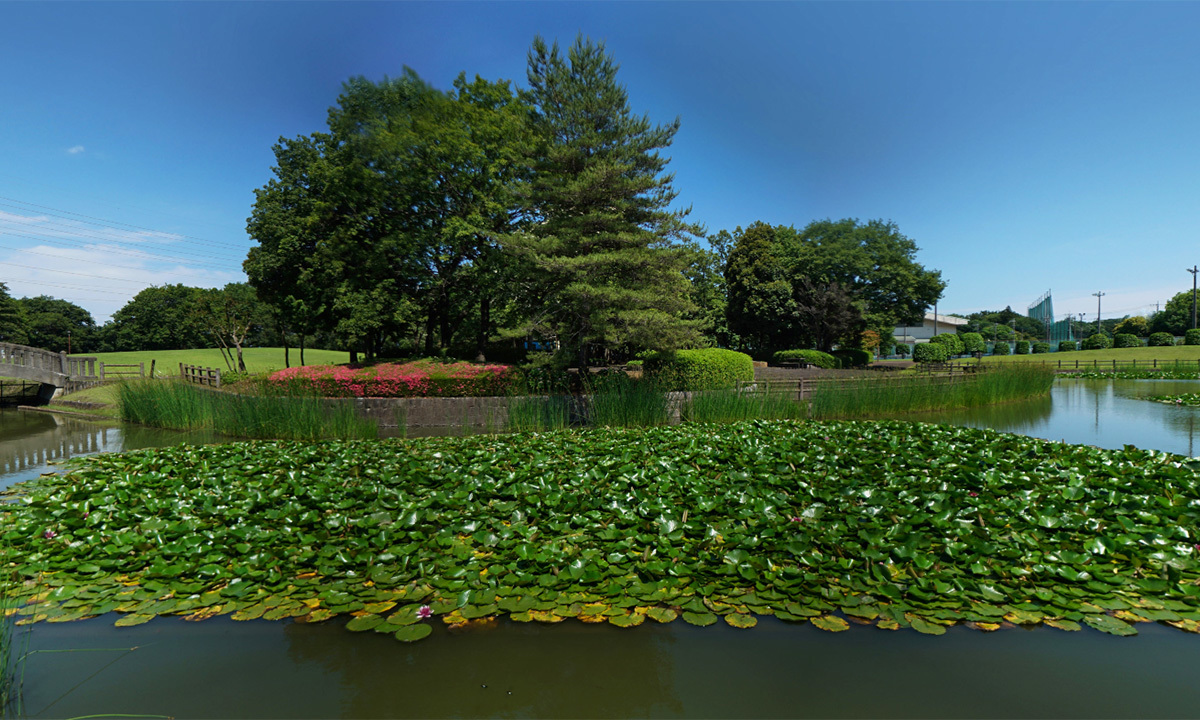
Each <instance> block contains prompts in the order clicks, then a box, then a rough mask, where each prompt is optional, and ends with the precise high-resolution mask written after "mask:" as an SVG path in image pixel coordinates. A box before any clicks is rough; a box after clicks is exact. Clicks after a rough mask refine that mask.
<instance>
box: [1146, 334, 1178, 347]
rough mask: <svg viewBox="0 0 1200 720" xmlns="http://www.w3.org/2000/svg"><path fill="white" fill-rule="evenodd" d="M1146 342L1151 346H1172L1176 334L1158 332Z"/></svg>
mask: <svg viewBox="0 0 1200 720" xmlns="http://www.w3.org/2000/svg"><path fill="white" fill-rule="evenodd" d="M1146 344H1147V345H1149V346H1150V347H1171V346H1172V345H1174V344H1175V336H1174V335H1172V334H1171V333H1169V332H1156V333H1154V334H1153V335H1151V336H1150V339H1149V340H1148V341H1147V343H1146Z"/></svg>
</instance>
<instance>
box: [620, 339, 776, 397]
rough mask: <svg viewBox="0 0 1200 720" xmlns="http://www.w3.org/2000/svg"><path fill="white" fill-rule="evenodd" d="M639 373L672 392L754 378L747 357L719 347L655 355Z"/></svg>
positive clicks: (714, 387)
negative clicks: (641, 372) (663, 384)
mask: <svg viewBox="0 0 1200 720" xmlns="http://www.w3.org/2000/svg"><path fill="white" fill-rule="evenodd" d="M642 370H643V372H645V373H646V375H647V376H650V377H654V378H656V379H658V380H660V381H662V382H664V383H666V384H667V385H669V386H670V387H671V389H672V390H715V389H718V388H726V387H733V386H734V385H735V384H737V381H739V380H753V379H754V361H753V360H752V359H750V356H749V355H747V354H746V353H740V352H737V351H735V350H722V349H721V348H702V349H699V350H676V351H674V352H660V353H654V354H653V355H650V356H649V357H647V358H646V359H645V360H644V361H643V364H642Z"/></svg>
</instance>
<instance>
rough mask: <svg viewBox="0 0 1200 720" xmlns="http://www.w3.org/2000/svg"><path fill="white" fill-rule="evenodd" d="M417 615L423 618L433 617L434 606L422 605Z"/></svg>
mask: <svg viewBox="0 0 1200 720" xmlns="http://www.w3.org/2000/svg"><path fill="white" fill-rule="evenodd" d="M417 617H418V618H420V619H421V620H425V619H427V618H431V617H433V608H431V607H429V606H428V605H422V606H421V608H420V609H419V610H417Z"/></svg>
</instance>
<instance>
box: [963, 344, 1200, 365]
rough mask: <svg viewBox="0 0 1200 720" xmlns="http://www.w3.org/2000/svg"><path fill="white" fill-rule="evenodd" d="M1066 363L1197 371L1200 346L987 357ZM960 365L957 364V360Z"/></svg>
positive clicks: (1017, 361) (1003, 362) (990, 360)
mask: <svg viewBox="0 0 1200 720" xmlns="http://www.w3.org/2000/svg"><path fill="white" fill-rule="evenodd" d="M1060 360H1061V361H1062V362H1063V365H1064V366H1065V365H1066V364H1067V363H1068V362H1069V363H1071V364H1074V363H1075V361H1076V360H1078V361H1079V364H1080V365H1082V364H1083V363H1085V362H1086V363H1088V364H1091V363H1092V362H1095V361H1099V362H1101V363H1105V362H1107V363H1109V364H1110V365H1111V364H1112V361H1113V360H1116V361H1117V362H1118V363H1127V362H1133V361H1134V360H1136V361H1137V363H1138V365H1141V364H1142V363H1143V362H1144V363H1146V364H1147V365H1149V364H1151V363H1153V362H1154V361H1155V360H1157V361H1158V362H1159V363H1160V364H1161V363H1164V362H1166V363H1173V362H1175V361H1177V360H1178V361H1180V362H1185V363H1191V364H1192V366H1193V369H1194V366H1195V365H1196V362H1197V361H1200V345H1174V346H1171V347H1140V348H1109V349H1107V350H1077V351H1075V352H1054V353H1044V354H1041V355H987V356H985V357H984V358H983V363H984V364H985V365H990V364H998V365H1011V364H1022V363H1035V364H1038V363H1046V364H1057V363H1058V361H1060ZM956 362H957V361H956Z"/></svg>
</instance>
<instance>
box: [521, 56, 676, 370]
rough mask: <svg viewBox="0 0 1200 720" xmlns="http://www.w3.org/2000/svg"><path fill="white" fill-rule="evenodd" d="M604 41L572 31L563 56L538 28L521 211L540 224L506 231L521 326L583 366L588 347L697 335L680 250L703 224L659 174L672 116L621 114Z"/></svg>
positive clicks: (649, 344) (624, 97) (671, 342)
mask: <svg viewBox="0 0 1200 720" xmlns="http://www.w3.org/2000/svg"><path fill="white" fill-rule="evenodd" d="M616 74H617V64H616V62H614V61H613V59H612V57H611V56H610V55H609V54H608V53H607V52H606V51H605V49H604V46H603V44H597V43H593V42H592V41H590V40H585V39H584V38H583V37H582V36H580V37H578V38H577V39H576V41H575V43H574V44H573V45H572V46H571V48H570V49H569V50H568V51H567V52H566V54H565V56H564V54H563V53H562V52H560V50H559V48H558V45H557V43H556V44H554V45H553V46H552V47H548V46H547V45H546V43H545V42H544V41H543V40H542V39H541V38H540V37H539V38H536V39H535V40H534V43H533V47H532V49H531V50H530V52H529V67H528V80H529V92H528V99H529V101H530V103H531V105H532V114H531V117H532V127H533V130H534V133H535V135H536V138H537V145H536V148H537V150H536V153H535V156H534V157H535V162H534V163H533V165H534V173H533V175H532V177H531V181H530V184H529V187H528V198H529V203H530V208H529V211H530V212H531V214H532V216H533V217H535V218H537V219H538V220H539V222H536V223H533V224H532V225H530V227H529V228H528V230H527V232H524V233H519V234H515V235H512V236H510V237H509V238H508V239H507V240H506V245H507V247H508V248H509V249H510V250H512V251H513V252H514V253H516V254H517V256H518V257H519V259H520V261H521V263H522V273H523V274H522V278H523V282H524V283H526V284H527V286H528V290H527V293H526V294H525V295H524V296H523V298H521V301H522V302H523V303H525V304H526V305H527V312H528V316H529V317H530V318H533V322H532V324H531V325H530V329H531V330H532V331H533V332H534V333H536V334H538V335H540V336H543V337H546V338H552V339H555V340H557V341H558V342H560V343H561V344H562V346H563V348H564V352H566V353H568V354H569V355H570V356H572V357H574V358H575V360H576V362H577V364H578V365H579V366H580V367H586V366H587V365H588V364H589V358H590V357H591V354H592V352H593V351H594V350H596V349H615V348H621V347H635V348H639V347H640V348H652V349H655V350H672V349H675V348H680V347H687V346H689V345H693V344H695V343H696V342H697V341H698V340H699V333H698V332H697V329H696V328H697V326H698V325H699V322H697V321H696V320H691V321H689V320H685V319H684V316H685V315H686V314H693V313H694V312H695V308H693V306H692V304H691V299H690V292H689V288H688V283H687V278H686V277H685V274H684V271H685V269H686V268H687V266H688V263H689V260H690V258H689V256H688V252H687V250H686V249H684V248H682V247H680V246H678V245H677V244H676V241H677V240H682V239H687V238H689V237H691V236H693V235H697V234H699V233H700V228H698V227H696V226H694V225H691V224H689V223H687V222H686V221H685V217H686V215H687V210H686V209H683V210H673V209H671V202H672V201H673V200H674V199H675V197H676V192H675V191H674V190H673V189H672V187H671V182H672V176H671V175H670V174H669V173H666V172H665V169H666V165H667V163H668V161H669V158H667V157H665V156H663V155H661V154H660V151H662V150H665V149H667V148H668V147H670V145H671V142H672V140H673V139H674V137H675V133H676V132H677V131H678V130H679V121H678V120H675V121H674V122H673V123H671V124H669V125H651V123H650V121H649V119H648V118H646V117H645V116H638V115H634V114H633V113H632V112H630V108H629V97H628V93H627V92H626V90H625V88H624V87H622V86H621V85H620V84H619V83H618V82H617V79H616Z"/></svg>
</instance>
